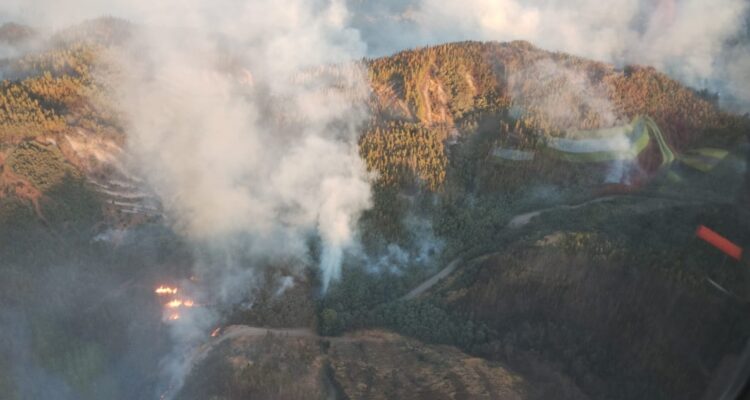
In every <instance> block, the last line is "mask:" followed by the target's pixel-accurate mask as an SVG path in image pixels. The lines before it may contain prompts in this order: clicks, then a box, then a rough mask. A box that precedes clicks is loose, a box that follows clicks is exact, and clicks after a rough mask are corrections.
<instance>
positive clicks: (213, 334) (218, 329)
mask: <svg viewBox="0 0 750 400" xmlns="http://www.w3.org/2000/svg"><path fill="white" fill-rule="evenodd" d="M219 332H221V327H218V328H216V329H214V330H213V331H211V337H217V336H219Z"/></svg>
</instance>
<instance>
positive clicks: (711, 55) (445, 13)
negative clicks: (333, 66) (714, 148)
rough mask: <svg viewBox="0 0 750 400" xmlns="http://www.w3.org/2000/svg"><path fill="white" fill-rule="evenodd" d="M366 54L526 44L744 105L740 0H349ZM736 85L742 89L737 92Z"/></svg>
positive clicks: (745, 51)
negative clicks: (632, 68) (644, 71)
mask: <svg viewBox="0 0 750 400" xmlns="http://www.w3.org/2000/svg"><path fill="white" fill-rule="evenodd" d="M350 3H351V4H352V7H353V8H355V12H354V24H355V26H357V27H358V29H360V31H361V32H362V33H363V36H364V38H365V40H366V42H367V43H368V44H369V45H370V54H375V55H383V54H388V53H392V52H394V51H399V50H402V49H404V48H409V47H416V46H424V45H429V44H438V43H442V42H448V41H459V40H496V41H509V40H528V41H530V42H532V43H533V44H534V45H537V46H539V47H542V48H545V49H548V50H555V51H563V52H567V53H572V54H575V55H579V56H584V57H589V58H593V59H596V60H602V61H608V62H613V63H616V64H617V65H623V64H645V65H651V66H654V67H656V68H659V69H661V70H664V71H666V72H668V73H669V74H671V75H672V76H674V77H676V78H678V79H680V80H682V81H683V82H685V83H687V84H690V85H694V86H698V87H710V88H712V89H715V90H719V91H720V92H721V93H722V94H726V95H728V96H733V97H737V98H738V99H740V100H742V101H745V102H748V101H750V93H749V91H748V90H747V89H748V86H749V85H750V83H748V82H749V80H748V77H747V74H746V73H744V74H743V73H742V72H741V71H747V70H748V69H747V68H744V69H743V68H742V65H747V63H748V61H747V60H749V59H750V49H749V48H748V46H747V38H746V35H745V36H743V38H742V40H744V43H745V44H744V45H730V43H729V42H730V41H732V40H734V39H736V38H737V36H738V35H744V34H745V32H746V29H747V27H746V19H745V18H746V16H747V13H748V3H747V1H746V0H717V1H710V2H709V1H705V0H660V1H652V0H615V1H606V2H604V1H598V0H573V1H560V0H462V1H457V0H448V1H445V0H412V1H407V2H401V1H399V2H396V1H389V2H386V3H385V4H382V3H381V2H378V4H377V5H374V4H371V3H369V2H359V1H350ZM737 84H739V85H741V87H742V89H737V86H736V85H737Z"/></svg>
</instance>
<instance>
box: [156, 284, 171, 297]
mask: <svg viewBox="0 0 750 400" xmlns="http://www.w3.org/2000/svg"><path fill="white" fill-rule="evenodd" d="M154 293H156V294H157V295H159V296H164V295H167V294H177V288H173V287H169V286H164V285H161V286H159V287H158V288H156V290H154Z"/></svg>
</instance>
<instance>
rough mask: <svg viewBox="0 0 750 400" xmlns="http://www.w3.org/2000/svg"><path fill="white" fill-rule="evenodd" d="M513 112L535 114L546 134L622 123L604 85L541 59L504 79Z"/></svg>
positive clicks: (560, 65) (574, 70)
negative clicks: (512, 105) (552, 130)
mask: <svg viewBox="0 0 750 400" xmlns="http://www.w3.org/2000/svg"><path fill="white" fill-rule="evenodd" d="M508 87H509V91H510V94H511V98H512V100H513V102H514V110H517V111H520V112H522V113H530V114H537V115H538V116H540V117H541V121H542V122H543V123H546V124H547V125H546V126H543V127H540V128H545V129H547V130H550V129H555V130H563V131H564V130H570V129H593V128H600V127H609V126H613V125H615V124H617V123H618V122H622V118H623V116H622V115H620V113H618V112H617V111H616V109H615V107H614V105H613V104H612V102H611V101H610V99H609V95H608V92H607V87H606V84H605V83H604V82H599V83H595V82H592V80H591V78H590V77H589V76H587V74H586V73H584V72H581V71H579V70H576V69H575V68H571V67H567V66H565V65H562V64H560V63H556V62H555V61H552V60H550V59H542V60H539V61H537V62H535V63H534V64H532V65H531V66H529V67H527V68H524V69H522V70H519V71H515V72H513V73H512V74H510V75H509V76H508Z"/></svg>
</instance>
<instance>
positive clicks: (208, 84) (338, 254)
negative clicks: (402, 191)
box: [115, 0, 370, 394]
mask: <svg viewBox="0 0 750 400" xmlns="http://www.w3.org/2000/svg"><path fill="white" fill-rule="evenodd" d="M174 6H175V7H174V10H173V11H172V12H169V13H165V14H164V19H163V20H160V19H157V20H155V18H150V21H149V24H148V25H146V26H144V27H143V28H141V29H139V30H138V31H136V32H135V33H134V35H133V39H132V40H131V41H130V42H129V43H127V44H126V45H125V46H124V48H123V49H122V51H121V52H120V53H119V54H116V55H115V57H116V59H115V64H116V65H119V66H121V70H122V75H121V77H120V79H119V81H118V82H116V87H117V89H118V93H119V96H118V98H119V99H120V103H121V104H120V107H121V109H122V110H123V111H124V114H125V116H126V121H128V123H127V127H126V131H127V133H128V141H127V143H128V152H129V154H130V155H131V156H132V160H133V166H134V167H135V168H137V169H139V170H140V171H141V174H142V175H143V176H145V177H146V180H147V182H148V183H149V185H150V186H151V188H152V189H153V190H154V191H155V192H156V193H157V195H158V196H159V198H160V199H161V201H162V204H163V207H164V210H165V213H166V214H167V216H168V218H169V219H170V220H171V222H172V223H173V225H174V227H175V229H176V230H177V231H179V232H182V233H183V234H184V235H185V236H186V237H187V238H188V239H189V240H190V241H192V242H193V243H194V247H195V250H194V251H195V253H196V257H195V259H196V266H195V273H196V275H197V277H198V279H199V281H200V282H201V283H200V285H199V286H196V287H194V288H192V289H187V290H188V291H190V292H192V293H193V295H194V296H195V297H196V298H197V299H198V300H199V301H200V302H202V303H206V302H207V303H212V304H236V303H238V302H241V301H246V300H247V297H248V296H249V295H250V293H251V292H252V288H253V286H255V285H257V284H258V280H259V279H260V278H259V276H258V275H259V274H258V273H257V272H258V271H259V269H260V268H263V267H264V266H265V265H268V264H272V263H274V262H279V260H283V262H284V263H286V264H291V265H298V266H299V267H300V268H301V267H304V266H311V265H312V264H313V263H315V262H317V263H318V266H319V268H320V270H321V275H320V276H321V282H322V289H323V291H325V290H326V289H327V288H328V286H329V285H330V283H331V282H332V281H333V280H335V279H337V278H338V277H339V276H340V270H341V263H342V257H343V255H344V253H345V252H346V250H347V248H349V247H350V246H352V245H353V244H354V243H355V242H356V240H357V239H356V232H355V224H356V222H357V219H358V217H359V214H360V213H361V212H362V211H363V210H365V209H366V208H368V207H369V206H370V185H369V176H368V175H367V173H366V169H365V167H364V164H363V162H362V160H361V159H360V157H359V154H358V149H357V139H358V128H359V125H360V124H361V123H362V122H363V121H364V118H365V117H366V112H365V104H364V101H365V99H366V97H367V95H368V88H367V85H366V80H365V78H364V76H365V75H364V74H363V72H362V71H361V70H360V69H359V67H358V66H357V65H354V64H352V60H354V59H356V58H357V57H360V56H362V55H363V54H364V45H363V44H362V43H361V42H360V40H359V37H358V35H357V34H356V32H355V31H352V30H349V29H347V28H346V17H347V16H346V9H345V8H344V6H343V4H341V3H339V2H337V1H331V2H321V3H318V4H313V3H310V2H305V1H301V0H297V1H292V2H287V3H285V4H284V6H283V7H280V6H278V5H276V4H275V3H274V2H272V1H254V2H252V3H242V4H240V3H238V2H233V1H226V2H223V3H221V4H216V3H212V4H211V5H210V7H209V6H208V5H207V4H203V3H199V2H195V3H188V4H185V3H184V2H179V4H174ZM345 63H346V64H345ZM311 240H313V241H314V240H319V243H320V247H321V253H320V258H319V260H315V259H314V258H313V257H312V255H311V251H310V245H309V243H310V242H311ZM217 318H218V315H217V313H216V312H212V311H210V310H209V309H199V310H196V311H193V310H191V311H190V312H189V313H185V315H184V316H181V317H180V320H179V321H176V323H174V324H173V336H174V337H175V340H176V342H177V350H176V352H175V354H174V356H173V357H170V358H168V359H166V360H165V361H164V364H163V366H164V367H165V370H166V371H167V372H168V375H169V376H168V377H167V379H168V386H169V387H171V388H173V389H172V390H174V389H175V388H179V387H180V386H181V384H182V381H183V379H184V378H185V375H186V374H187V373H188V372H189V370H190V364H191V354H192V348H193V346H194V345H195V344H196V343H200V342H201V341H202V340H204V339H205V334H206V332H207V331H209V330H210V329H212V328H213V326H215V324H216V320H217ZM171 394H174V392H173V391H172V392H171Z"/></svg>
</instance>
